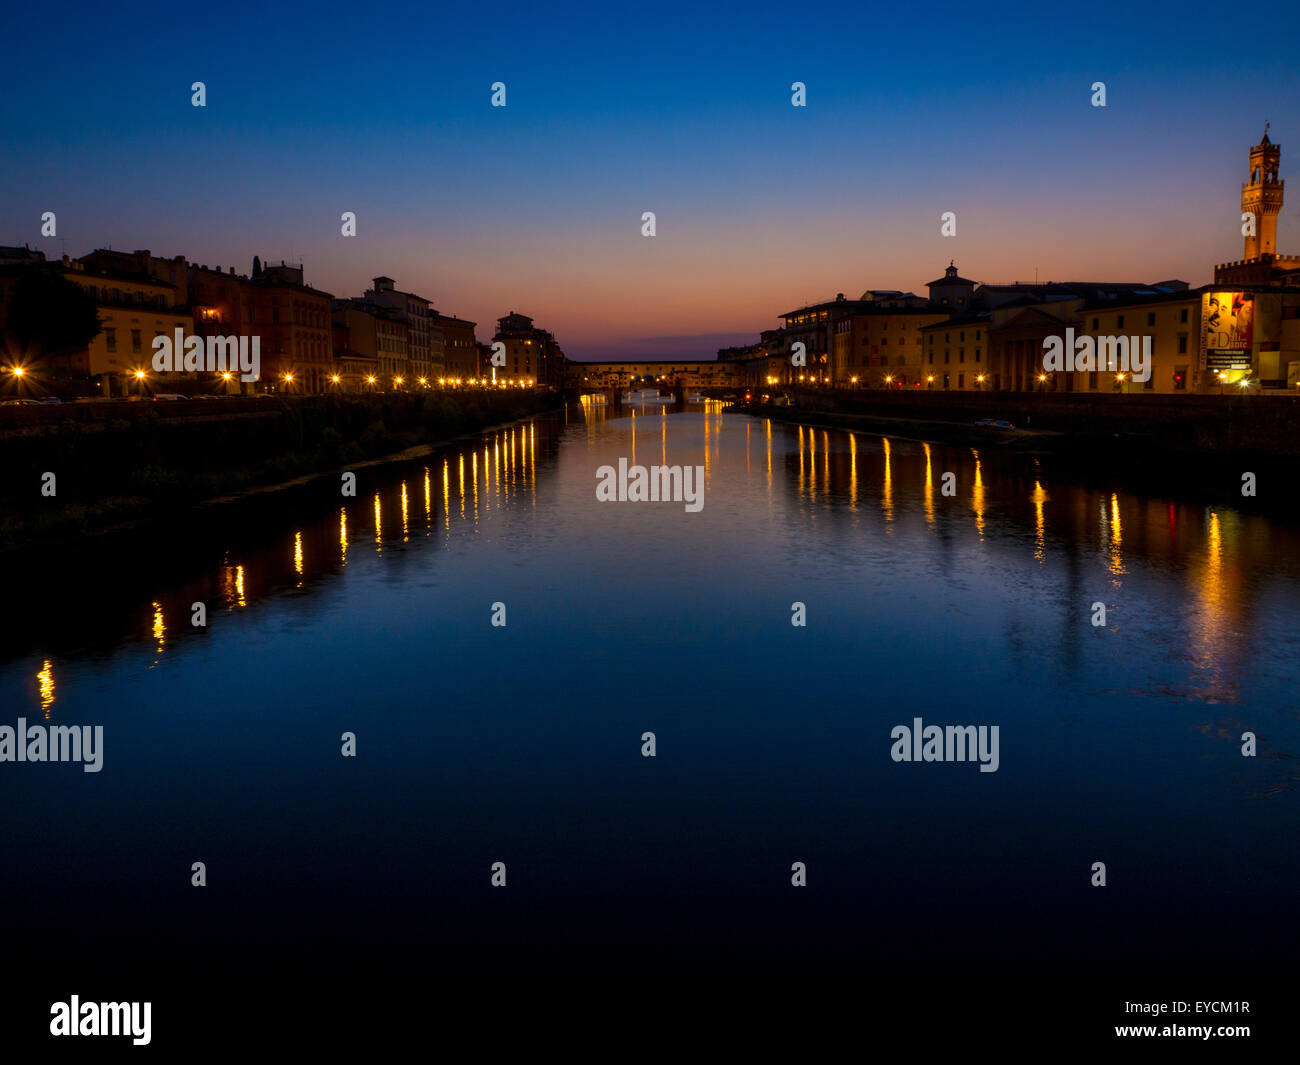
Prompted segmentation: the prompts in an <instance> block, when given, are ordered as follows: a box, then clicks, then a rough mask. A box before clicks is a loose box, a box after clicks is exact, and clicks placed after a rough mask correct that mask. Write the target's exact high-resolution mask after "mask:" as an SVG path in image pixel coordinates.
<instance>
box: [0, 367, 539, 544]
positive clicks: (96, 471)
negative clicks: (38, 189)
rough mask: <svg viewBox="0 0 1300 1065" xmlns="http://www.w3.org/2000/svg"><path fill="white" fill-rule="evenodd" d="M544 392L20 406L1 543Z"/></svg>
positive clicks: (378, 445)
mask: <svg viewBox="0 0 1300 1065" xmlns="http://www.w3.org/2000/svg"><path fill="white" fill-rule="evenodd" d="M560 405H561V400H560V399H559V398H558V397H556V396H554V395H551V394H546V393H541V392H504V391H503V392H496V393H471V392H463V393H437V394H402V393H397V394H385V395H379V396H301V397H284V398H277V399H270V398H257V399H253V398H248V399H231V400H222V399H213V400H206V401H197V402H183V403H182V402H178V403H158V404H155V403H142V404H128V403H115V404H84V405H82V404H78V405H71V404H70V405H67V406H64V407H55V408H44V409H40V408H11V409H9V410H7V411H5V412H4V413H5V415H6V417H5V418H4V419H3V420H2V421H0V502H2V503H3V506H2V507H0V551H16V550H28V551H33V552H36V551H40V550H43V549H60V548H63V547H66V546H67V545H68V544H69V543H71V542H73V541H74V540H76V539H78V538H81V537H85V536H88V535H93V534H106V533H111V532H118V531H128V530H134V529H138V528H139V527H140V526H141V525H145V524H148V523H150V522H153V521H155V520H158V519H161V518H163V517H166V518H168V519H169V520H170V519H175V518H177V517H178V516H181V515H185V514H193V513H194V512H195V509H196V508H197V507H198V506H199V504H202V503H204V502H209V501H222V502H233V501H234V500H237V499H241V498H247V497H249V496H252V495H256V494H260V493H262V492H264V491H265V490H267V489H270V488H273V487H285V488H288V487H292V486H293V485H294V484H295V483H296V482H297V481H299V480H301V479H304V478H305V479H307V480H310V479H312V478H315V477H317V476H320V475H323V474H326V473H329V472H331V471H336V470H342V469H344V468H347V467H350V466H354V465H357V464H360V463H373V462H375V461H385V460H388V459H393V460H398V459H403V458H411V457H414V456H415V455H417V454H419V453H420V451H419V449H421V448H428V447H431V446H433V445H435V444H438V443H441V442H445V441H448V440H452V439H455V438H456V437H458V436H462V435H465V434H467V433H476V432H479V431H481V430H484V429H487V428H490V427H492V426H497V425H502V424H506V423H509V422H513V421H518V420H519V419H521V418H527V417H530V416H532V415H534V414H539V413H542V412H544V411H547V410H553V409H557V408H558V407H559V406H560Z"/></svg>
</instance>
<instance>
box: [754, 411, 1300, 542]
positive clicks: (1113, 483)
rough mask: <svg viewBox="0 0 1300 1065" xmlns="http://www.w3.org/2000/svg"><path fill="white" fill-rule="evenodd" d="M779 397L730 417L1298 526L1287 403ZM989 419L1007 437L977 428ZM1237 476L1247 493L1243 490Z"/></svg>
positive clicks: (1298, 417)
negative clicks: (1029, 463) (956, 454)
mask: <svg viewBox="0 0 1300 1065" xmlns="http://www.w3.org/2000/svg"><path fill="white" fill-rule="evenodd" d="M782 391H783V392H784V395H785V396H786V397H787V398H788V400H789V403H790V405H789V406H785V405H781V406H778V405H776V403H774V402H742V403H740V404H738V405H737V407H736V408H735V409H736V410H738V411H740V412H742V413H746V414H751V415H755V416H758V417H763V418H771V419H773V420H774V421H783V422H790V423H791V424H799V425H805V426H811V427H816V428H819V429H845V430H849V431H852V432H856V433H866V434H872V435H877V434H878V435H881V436H890V437H895V438H905V439H912V440H920V441H928V442H931V443H940V444H950V445H957V446H964V447H971V448H974V449H976V450H985V451H987V450H998V451H1012V452H1016V451H1018V452H1025V453H1029V454H1032V455H1033V456H1034V457H1035V458H1036V459H1038V460H1039V463H1040V468H1041V469H1042V471H1043V473H1044V474H1045V475H1048V476H1051V477H1054V478H1058V479H1060V480H1066V481H1071V482H1074V483H1077V484H1081V485H1084V486H1089V487H1090V486H1101V487H1106V488H1122V489H1124V490H1126V491H1131V492H1134V493H1137V494H1140V495H1148V496H1152V497H1155V498H1165V497H1170V498H1174V497H1176V498H1179V499H1184V500H1194V501H1198V502H1205V503H1223V504H1228V503H1230V504H1231V505H1233V506H1234V507H1237V508H1239V509H1241V510H1243V511H1247V512H1262V513H1269V514H1272V515H1274V516H1277V517H1284V518H1288V519H1297V520H1300V494H1298V493H1296V492H1295V491H1293V489H1292V484H1293V482H1294V478H1295V469H1296V466H1297V463H1300V398H1297V397H1285V396H1136V395H1114V396H1111V395H1089V394H1068V393H979V392H946V393H945V392H941V393H934V392H919V393H910V392H894V393H891V392H880V391H871V392H856V393H855V392H828V391H826V390H812V389H791V388H786V389H784V390H782ZM773 398H774V399H775V398H776V396H775V394H774V396H773ZM989 419H996V420H1000V421H1002V422H1005V423H1009V425H1010V426H1011V428H1006V427H1001V428H999V427H996V426H990V425H984V426H982V425H979V424H977V423H978V422H979V421H981V420H989ZM1248 473H1249V474H1253V475H1254V476H1253V478H1252V480H1251V484H1250V487H1249V491H1250V492H1253V494H1244V493H1243V490H1242V489H1243V483H1244V481H1243V478H1244V476H1245V475H1246V474H1248Z"/></svg>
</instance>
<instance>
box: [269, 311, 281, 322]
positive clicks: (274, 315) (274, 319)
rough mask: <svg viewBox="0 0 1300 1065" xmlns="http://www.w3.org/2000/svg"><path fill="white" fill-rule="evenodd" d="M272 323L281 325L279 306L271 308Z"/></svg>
mask: <svg viewBox="0 0 1300 1065" xmlns="http://www.w3.org/2000/svg"><path fill="white" fill-rule="evenodd" d="M271 323H272V324H273V325H279V324H280V308H279V307H272V308H271Z"/></svg>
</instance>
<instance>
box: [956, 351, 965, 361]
mask: <svg viewBox="0 0 1300 1065" xmlns="http://www.w3.org/2000/svg"><path fill="white" fill-rule="evenodd" d="M957 361H958V362H965V361H966V349H965V348H959V349H958V350H957Z"/></svg>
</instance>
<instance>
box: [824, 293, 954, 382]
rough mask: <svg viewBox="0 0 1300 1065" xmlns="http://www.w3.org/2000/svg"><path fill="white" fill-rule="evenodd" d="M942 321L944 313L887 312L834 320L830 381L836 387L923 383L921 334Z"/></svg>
mask: <svg viewBox="0 0 1300 1065" xmlns="http://www.w3.org/2000/svg"><path fill="white" fill-rule="evenodd" d="M947 318H948V315H947V313H945V312H939V311H930V310H921V309H907V308H890V309H889V310H880V311H875V310H873V311H870V312H869V313H865V314H854V315H851V316H850V317H849V318H847V319H843V320H841V321H840V322H837V323H836V330H835V333H834V334H833V336H832V339H831V381H832V382H833V383H834V384H835V385H836V386H837V387H841V388H842V387H849V388H853V387H858V388H900V387H906V388H913V387H915V386H916V383H917V382H918V381H923V379H924V358H925V345H924V334H923V330H924V328H925V327H926V326H929V325H933V324H934V323H936V322H942V321H944V320H945V319H947Z"/></svg>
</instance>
